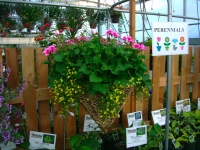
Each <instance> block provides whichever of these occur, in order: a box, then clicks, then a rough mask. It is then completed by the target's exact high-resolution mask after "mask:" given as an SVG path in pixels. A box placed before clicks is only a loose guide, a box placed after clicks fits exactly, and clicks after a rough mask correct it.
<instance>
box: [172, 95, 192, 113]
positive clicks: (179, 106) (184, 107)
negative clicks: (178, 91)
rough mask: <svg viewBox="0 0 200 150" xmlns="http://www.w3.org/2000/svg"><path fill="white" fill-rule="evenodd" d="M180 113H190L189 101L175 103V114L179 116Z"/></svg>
mask: <svg viewBox="0 0 200 150" xmlns="http://www.w3.org/2000/svg"><path fill="white" fill-rule="evenodd" d="M181 111H184V112H190V111H191V105H190V99H189V98H188V99H184V100H179V101H176V114H179V113H180V112H181Z"/></svg>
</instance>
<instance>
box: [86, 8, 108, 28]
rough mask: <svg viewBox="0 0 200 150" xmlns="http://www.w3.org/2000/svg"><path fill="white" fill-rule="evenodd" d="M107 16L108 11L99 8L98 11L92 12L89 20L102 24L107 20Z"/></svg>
mask: <svg viewBox="0 0 200 150" xmlns="http://www.w3.org/2000/svg"><path fill="white" fill-rule="evenodd" d="M105 17H106V12H105V11H101V10H98V11H96V12H94V13H92V15H90V16H88V21H89V22H90V23H92V24H99V25H102V24H104V22H105V21H104V20H105Z"/></svg>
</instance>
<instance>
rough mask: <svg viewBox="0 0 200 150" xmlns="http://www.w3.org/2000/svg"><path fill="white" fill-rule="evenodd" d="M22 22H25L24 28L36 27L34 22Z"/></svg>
mask: <svg viewBox="0 0 200 150" xmlns="http://www.w3.org/2000/svg"><path fill="white" fill-rule="evenodd" d="M22 24H23V26H24V28H27V29H29V30H33V29H34V24H31V23H30V22H23V23H22Z"/></svg>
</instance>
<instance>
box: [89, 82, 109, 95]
mask: <svg viewBox="0 0 200 150" xmlns="http://www.w3.org/2000/svg"><path fill="white" fill-rule="evenodd" d="M108 88H109V84H100V83H96V84H94V85H93V90H95V91H97V92H101V93H103V94H106V93H107V91H108Z"/></svg>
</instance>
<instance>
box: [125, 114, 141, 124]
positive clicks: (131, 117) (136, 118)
mask: <svg viewBox="0 0 200 150" xmlns="http://www.w3.org/2000/svg"><path fill="white" fill-rule="evenodd" d="M127 119H128V126H129V127H130V126H132V125H133V127H137V126H140V125H141V122H142V120H143V119H142V111H137V112H133V113H128V114H127Z"/></svg>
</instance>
